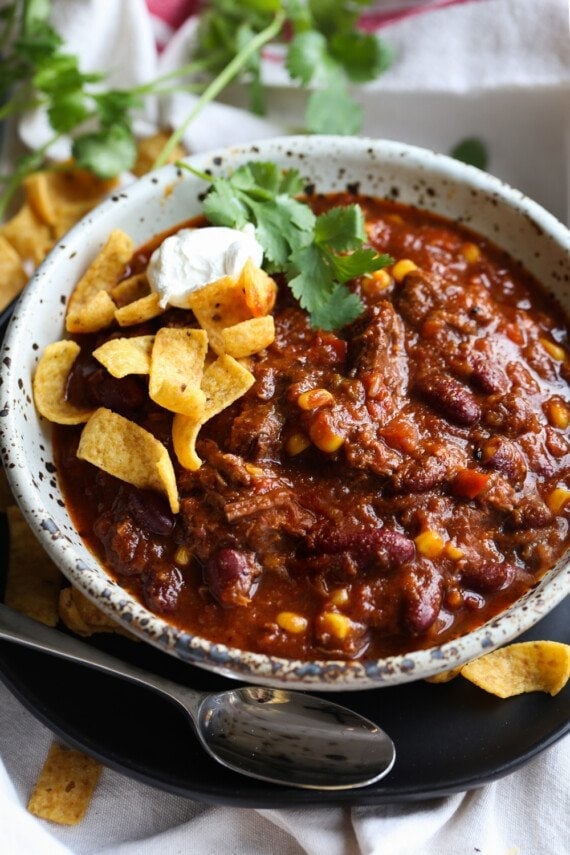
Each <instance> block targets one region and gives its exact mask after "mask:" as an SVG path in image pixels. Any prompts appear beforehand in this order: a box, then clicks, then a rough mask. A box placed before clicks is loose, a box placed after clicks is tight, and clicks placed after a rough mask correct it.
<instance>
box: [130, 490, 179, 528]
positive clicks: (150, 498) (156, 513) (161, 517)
mask: <svg viewBox="0 0 570 855" xmlns="http://www.w3.org/2000/svg"><path fill="white" fill-rule="evenodd" d="M122 504H123V506H124V508H125V511H126V513H128V514H130V515H131V516H132V517H133V518H134V520H135V522H137V523H138V524H139V525H140V527H141V528H142V529H145V530H146V531H150V532H152V533H153V534H157V535H159V536H162V537H168V535H169V534H172V531H173V529H174V526H175V525H176V517H175V516H174V514H172V513H171V512H170V509H169V507H168V502H167V501H166V499H165V498H164V496H161V495H160V494H159V493H154V492H153V491H152V490H129V491H128V494H127V497H126V499H123V500H122Z"/></svg>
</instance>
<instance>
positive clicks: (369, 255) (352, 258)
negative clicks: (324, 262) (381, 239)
mask: <svg viewBox="0 0 570 855" xmlns="http://www.w3.org/2000/svg"><path fill="white" fill-rule="evenodd" d="M393 263H394V259H393V258H392V256H390V255H386V254H382V255H378V253H377V252H376V251H375V250H374V249H370V248H368V249H356V250H355V251H354V252H351V253H350V255H335V256H334V257H333V258H331V266H332V269H333V271H334V275H335V277H336V278H337V279H338V281H339V282H348V281H349V280H350V279H356V277H357V276H362V275H363V274H365V273H373V272H374V270H382V268H383V267H389V266H390V265H391V264H393Z"/></svg>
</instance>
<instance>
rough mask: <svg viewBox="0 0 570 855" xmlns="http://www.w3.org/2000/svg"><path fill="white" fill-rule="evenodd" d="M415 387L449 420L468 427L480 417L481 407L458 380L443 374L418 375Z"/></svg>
mask: <svg viewBox="0 0 570 855" xmlns="http://www.w3.org/2000/svg"><path fill="white" fill-rule="evenodd" d="M415 389H416V391H417V392H419V394H420V395H422V396H423V397H424V398H425V399H426V400H427V402H428V403H429V404H430V405H431V406H432V407H433V408H434V409H435V410H437V411H439V412H441V413H443V415H444V416H446V418H447V419H449V421H451V422H455V424H458V425H465V426H467V427H470V426H471V425H474V424H476V423H477V422H478V421H479V419H480V418H481V407H480V406H479V404H478V403H477V401H476V400H475V398H474V396H473V394H472V393H471V392H470V391H469V389H467V388H466V387H465V386H464V385H463V384H462V383H459V381H458V380H455V379H454V378H453V377H447V376H445V375H444V374H432V375H427V374H424V375H420V377H418V378H417V380H416V382H415Z"/></svg>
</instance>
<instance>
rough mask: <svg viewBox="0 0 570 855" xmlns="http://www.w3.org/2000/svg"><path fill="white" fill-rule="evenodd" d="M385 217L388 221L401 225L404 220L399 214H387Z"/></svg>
mask: <svg viewBox="0 0 570 855" xmlns="http://www.w3.org/2000/svg"><path fill="white" fill-rule="evenodd" d="M386 219H387V220H388V221H389V222H390V223H395V224H396V225H397V226H401V225H402V223H403V222H404V218H403V217H402V216H401V215H400V214H388V215H387V217H386Z"/></svg>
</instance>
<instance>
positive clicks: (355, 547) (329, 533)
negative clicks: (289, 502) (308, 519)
mask: <svg viewBox="0 0 570 855" xmlns="http://www.w3.org/2000/svg"><path fill="white" fill-rule="evenodd" d="M309 548H310V550H311V551H313V552H317V553H321V554H322V553H324V554H328V555H338V554H339V553H341V552H348V553H350V555H351V556H353V557H354V558H355V560H356V561H357V562H359V563H363V562H366V561H369V560H376V561H377V562H378V563H379V564H380V565H381V566H382V567H385V568H386V569H390V568H393V567H399V566H400V565H402V564H405V563H406V561H409V560H410V559H411V558H413V556H414V554H415V551H416V548H415V546H414V543H413V541H412V540H410V539H409V538H408V537H406V536H405V535H404V534H401V533H400V532H398V531H394V530H393V529H389V528H382V527H379V528H359V527H358V526H350V527H348V526H347V527H344V528H343V527H340V528H332V527H327V528H325V529H321V530H320V532H318V533H317V535H316V536H313V538H312V539H311V540H310V547H309Z"/></svg>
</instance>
